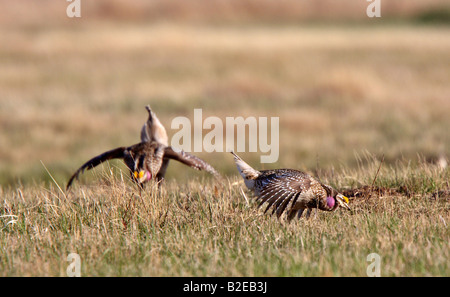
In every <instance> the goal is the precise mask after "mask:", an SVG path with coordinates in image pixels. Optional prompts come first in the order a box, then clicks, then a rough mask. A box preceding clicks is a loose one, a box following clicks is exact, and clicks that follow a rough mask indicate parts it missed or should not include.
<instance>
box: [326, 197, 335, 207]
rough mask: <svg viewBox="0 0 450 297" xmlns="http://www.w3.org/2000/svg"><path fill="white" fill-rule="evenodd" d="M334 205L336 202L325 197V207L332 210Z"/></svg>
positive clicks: (331, 198)
mask: <svg viewBox="0 0 450 297" xmlns="http://www.w3.org/2000/svg"><path fill="white" fill-rule="evenodd" d="M335 203H336V200H335V199H334V198H333V197H331V196H328V197H327V206H328V207H329V208H333V207H334V204H335Z"/></svg>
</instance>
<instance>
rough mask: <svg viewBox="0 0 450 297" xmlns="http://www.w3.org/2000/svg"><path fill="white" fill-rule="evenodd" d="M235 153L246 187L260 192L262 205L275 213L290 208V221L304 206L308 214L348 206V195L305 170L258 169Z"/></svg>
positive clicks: (258, 198) (280, 212)
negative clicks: (312, 211) (318, 210)
mask: <svg viewBox="0 0 450 297" xmlns="http://www.w3.org/2000/svg"><path fill="white" fill-rule="evenodd" d="M232 154H233V155H234V158H235V162H236V165H237V168H238V170H239V173H240V174H241V176H242V177H243V178H244V181H245V184H246V186H247V188H249V189H250V190H253V191H254V193H255V195H256V196H257V201H258V202H259V206H262V205H263V204H266V205H267V206H266V209H265V212H267V211H268V210H269V209H272V214H275V213H276V215H277V217H278V218H279V217H280V216H281V215H282V214H283V213H284V212H285V211H287V219H288V221H291V220H292V219H293V218H294V217H295V215H297V216H298V217H299V218H300V217H301V216H302V214H303V212H304V210H305V209H306V210H307V216H309V214H310V212H311V210H312V209H315V208H317V209H320V210H324V211H334V210H336V209H337V208H338V207H339V206H342V207H344V208H348V209H349V206H348V199H347V197H345V196H343V195H342V194H340V193H338V192H337V191H336V190H334V189H333V188H332V187H330V186H328V185H325V184H323V183H321V182H319V181H318V180H316V179H315V178H313V177H312V176H310V175H309V174H307V173H305V172H302V171H298V170H294V169H275V170H261V171H257V170H255V169H253V168H252V167H250V166H249V165H248V164H247V163H245V162H244V161H243V160H242V159H241V158H240V157H238V156H237V155H236V154H234V153H232Z"/></svg>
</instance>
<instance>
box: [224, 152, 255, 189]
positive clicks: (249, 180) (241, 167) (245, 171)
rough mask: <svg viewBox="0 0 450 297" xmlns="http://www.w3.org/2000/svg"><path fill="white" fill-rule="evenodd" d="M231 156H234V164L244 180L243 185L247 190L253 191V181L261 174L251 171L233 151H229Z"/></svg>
mask: <svg viewBox="0 0 450 297" xmlns="http://www.w3.org/2000/svg"><path fill="white" fill-rule="evenodd" d="M231 154H233V156H234V162H235V163H236V167H237V169H238V171H239V173H240V175H241V176H242V177H243V178H244V181H245V185H246V186H247V188H249V189H253V186H254V180H255V179H256V178H257V177H258V176H259V175H260V174H261V172H259V171H258V170H255V169H253V168H252V167H251V166H250V165H248V164H247V163H245V161H244V160H242V159H241V158H240V157H239V156H238V155H236V154H235V153H234V152H233V151H231Z"/></svg>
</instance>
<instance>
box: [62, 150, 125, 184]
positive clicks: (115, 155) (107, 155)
mask: <svg viewBox="0 0 450 297" xmlns="http://www.w3.org/2000/svg"><path fill="white" fill-rule="evenodd" d="M126 149H127V148H126V147H119V148H116V149H113V150H110V151H107V152H104V153H103V154H101V155H98V156H96V157H94V158H92V159H90V160H89V161H87V162H86V163H84V164H83V166H81V167H80V168H79V169H78V170H77V171H76V172H75V173H74V174H73V175H72V177H71V178H70V179H69V182H68V183H67V187H66V190H68V189H69V188H70V186H71V185H72V182H73V180H74V179H75V178H78V176H79V175H80V173H83V172H84V171H85V170H86V169H87V170H90V169H92V168H94V167H95V166H97V165H99V164H101V163H103V162H105V161H107V160H111V159H119V158H123V157H124V153H125V150H126Z"/></svg>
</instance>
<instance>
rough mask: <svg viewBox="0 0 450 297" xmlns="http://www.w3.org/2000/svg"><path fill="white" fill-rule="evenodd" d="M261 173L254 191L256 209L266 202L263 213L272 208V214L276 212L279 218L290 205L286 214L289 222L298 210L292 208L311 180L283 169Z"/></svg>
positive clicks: (303, 175) (303, 174) (293, 171)
mask: <svg viewBox="0 0 450 297" xmlns="http://www.w3.org/2000/svg"><path fill="white" fill-rule="evenodd" d="M262 173H263V174H262V175H261V176H260V177H259V178H258V180H257V183H259V184H260V185H259V187H257V188H258V190H257V191H256V195H257V197H258V198H257V200H259V205H258V207H260V206H261V205H263V204H264V203H266V202H267V207H266V209H265V211H264V212H267V211H268V210H269V209H270V208H271V207H273V211H272V214H273V213H275V212H276V213H277V217H278V218H279V217H280V216H281V215H282V214H283V212H284V211H285V210H286V207H287V206H288V205H289V204H291V209H290V210H289V212H288V220H289V221H290V220H291V219H292V218H293V217H294V216H295V214H296V213H297V211H299V209H294V207H293V206H294V205H295V203H296V202H297V200H298V198H299V196H300V194H301V193H302V192H304V191H307V190H308V189H309V188H310V185H311V179H310V177H309V175H307V174H306V173H303V172H300V171H296V170H283V169H280V170H274V171H262ZM290 202H291V203H290ZM300 211H303V209H300ZM300 216H301V214H300Z"/></svg>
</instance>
